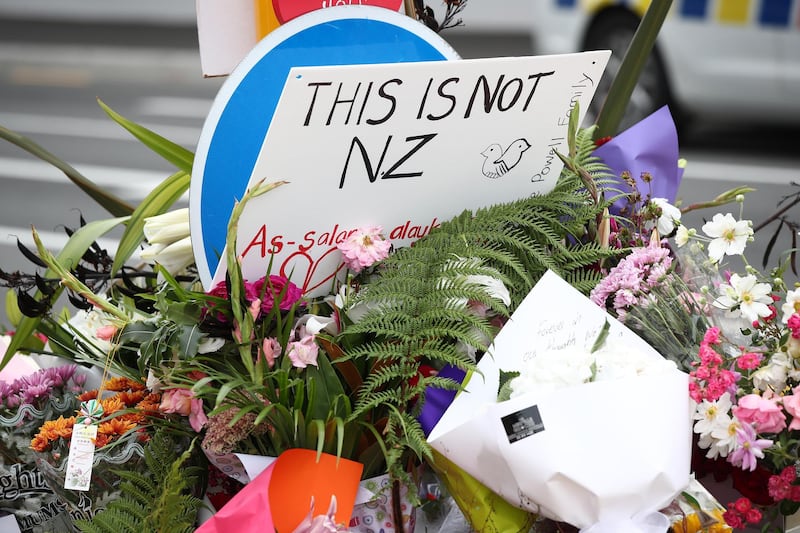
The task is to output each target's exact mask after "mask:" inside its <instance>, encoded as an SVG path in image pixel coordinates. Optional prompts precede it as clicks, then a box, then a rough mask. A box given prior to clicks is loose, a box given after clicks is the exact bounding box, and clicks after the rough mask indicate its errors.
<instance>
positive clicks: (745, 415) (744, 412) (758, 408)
mask: <svg viewBox="0 0 800 533" xmlns="http://www.w3.org/2000/svg"><path fill="white" fill-rule="evenodd" d="M737 403H738V405H737V406H736V407H734V408H733V414H734V416H736V418H738V419H739V421H740V422H742V423H743V424H744V425H748V424H752V425H753V426H754V427H755V430H756V431H757V432H759V433H779V432H780V431H782V430H783V429H785V428H786V415H784V414H783V410H782V409H781V408H780V407H779V406H778V403H777V400H775V399H771V398H762V397H761V396H759V395H758V394H747V395H746V396H742V397H741V398H739V401H738V402H737Z"/></svg>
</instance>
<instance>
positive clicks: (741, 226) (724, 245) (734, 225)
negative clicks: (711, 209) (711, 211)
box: [702, 213, 753, 263]
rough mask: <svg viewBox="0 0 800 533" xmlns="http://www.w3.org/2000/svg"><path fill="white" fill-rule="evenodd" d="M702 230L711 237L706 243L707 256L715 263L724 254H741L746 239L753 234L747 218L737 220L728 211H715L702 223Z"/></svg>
mask: <svg viewBox="0 0 800 533" xmlns="http://www.w3.org/2000/svg"><path fill="white" fill-rule="evenodd" d="M702 230H703V232H704V233H705V234H706V235H708V236H709V237H711V239H712V240H711V242H710V243H709V245H708V256H709V257H710V258H711V260H712V261H714V262H716V263H718V262H719V261H720V260H721V259H722V257H723V256H725V255H741V254H742V252H744V247H745V245H746V244H747V240H748V239H749V238H750V237H751V236H752V235H753V228H752V227H750V221H749V220H739V221H737V220H736V219H735V218H733V215H731V214H730V213H726V214H725V215H720V214H719V213H717V214H716V215H714V218H712V219H711V220H710V221H709V222H706V223H705V224H703V228H702Z"/></svg>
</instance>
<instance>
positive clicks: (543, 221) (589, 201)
mask: <svg viewBox="0 0 800 533" xmlns="http://www.w3.org/2000/svg"><path fill="white" fill-rule="evenodd" d="M592 147H593V145H592V140H591V132H590V131H585V130H581V131H580V132H576V136H575V138H574V140H573V142H572V143H571V149H570V157H569V158H565V159H567V160H568V161H569V165H567V166H565V170H564V172H563V173H562V175H561V177H560V179H559V181H558V183H557V184H556V186H555V188H554V189H553V190H552V191H551V192H549V193H547V194H542V195H533V196H531V197H528V198H523V199H520V200H518V201H515V202H510V203H507V204H501V205H495V206H492V207H489V208H485V209H480V210H477V211H474V212H472V211H465V212H464V213H462V214H461V215H459V216H457V217H455V218H453V219H452V220H450V221H448V222H445V223H443V224H442V225H441V226H440V227H438V228H436V229H434V230H433V231H431V232H430V234H429V235H427V236H426V237H425V238H423V239H420V240H419V241H417V242H416V243H415V244H414V246H411V247H408V248H404V249H400V250H397V251H395V252H394V253H393V254H391V255H390V256H389V257H388V258H387V259H385V260H384V261H383V262H382V263H381V266H380V268H379V269H378V277H377V278H376V279H375V280H372V281H371V282H370V283H369V284H367V285H366V287H364V288H362V290H361V292H360V293H359V300H360V303H362V304H364V305H365V306H366V307H367V308H369V309H370V311H369V312H368V313H367V314H366V315H365V316H364V317H363V318H362V319H361V320H360V321H359V322H358V323H357V324H354V325H352V326H350V327H348V328H347V329H346V330H345V331H344V333H343V334H342V335H341V338H339V339H337V340H336V342H337V343H338V344H339V345H340V346H343V347H346V348H345V352H346V354H347V358H348V359H350V360H353V361H355V362H356V363H357V364H366V365H367V366H368V367H369V371H368V373H367V378H366V379H365V381H364V383H363V386H362V387H361V389H360V390H359V396H358V400H357V402H356V406H355V410H354V413H353V414H354V416H363V415H365V414H369V415H370V416H371V418H372V420H373V421H374V422H377V423H379V424H380V426H381V427H379V429H380V430H381V432H382V435H383V438H384V439H385V447H386V450H387V453H388V456H387V464H388V467H389V470H390V472H391V473H392V474H393V475H395V476H397V477H398V478H402V476H404V475H405V470H404V468H405V462H406V460H408V459H411V458H412V457H410V456H409V454H410V455H411V456H413V455H416V456H417V457H418V458H428V459H430V457H431V456H430V449H429V447H428V445H427V443H426V438H425V435H424V433H423V430H422V428H421V426H420V424H419V422H418V421H417V415H418V414H419V412H420V410H421V407H422V402H421V401H418V399H420V398H423V397H424V391H425V388H426V387H427V386H429V385H431V384H432V383H433V379H438V381H437V382H436V383H437V386H444V387H445V388H451V389H453V388H456V387H457V385H456V384H455V383H454V382H452V381H448V380H444V379H441V378H426V377H421V376H419V368H420V365H421V364H423V363H424V364H427V365H431V366H433V367H435V368H441V367H443V366H444V365H448V364H449V365H455V366H457V367H460V368H462V369H468V370H471V369H474V368H475V367H474V364H473V362H472V360H471V359H470V358H469V357H468V355H466V353H468V352H470V351H474V352H476V353H482V352H483V351H485V350H486V349H487V348H488V346H487V345H488V343H489V342H491V339H492V338H493V337H494V335H495V333H496V329H495V328H494V327H493V326H492V325H491V323H490V322H489V320H488V319H487V318H485V317H482V316H479V315H477V314H475V313H474V312H472V311H471V310H470V309H469V308H468V306H467V305H466V302H468V301H472V302H479V303H480V304H482V305H484V306H486V307H487V308H488V309H490V310H491V312H492V313H493V314H495V315H500V316H508V315H509V314H510V313H511V312H513V310H514V309H515V308H516V306H517V305H519V303H520V302H521V301H522V299H523V298H524V297H525V296H526V295H527V294H528V292H529V291H530V289H531V288H532V287H533V285H534V284H535V283H536V282H537V281H538V280H539V278H540V277H541V276H542V275H543V274H544V273H545V272H546V271H547V270H548V269H549V270H553V271H554V272H556V273H557V274H559V275H560V276H561V277H563V278H564V279H565V280H567V281H568V282H569V283H571V284H572V285H574V286H575V287H577V288H578V289H579V290H581V291H582V292H584V293H588V292H589V291H590V290H591V288H592V287H594V286H595V285H596V284H597V283H598V282H599V280H600V279H601V277H602V275H601V274H600V272H599V271H598V269H597V268H593V267H596V265H598V264H599V263H600V262H602V261H603V260H606V259H609V258H613V257H616V256H618V255H620V254H621V253H623V251H622V250H613V249H609V248H607V247H603V246H601V245H600V244H597V243H596V242H595V240H594V239H595V235H596V228H597V223H598V222H597V221H598V220H602V216H603V213H604V211H605V209H606V208H607V206H608V202H607V201H606V200H605V199H604V197H603V193H602V186H603V184H604V182H605V180H606V179H607V178H608V176H609V175H608V172H607V169H606V168H605V167H604V166H602V165H600V164H599V163H598V161H597V160H596V159H594V158H593V157H592V156H591V148H592ZM473 276H486V277H489V278H494V279H499V280H501V281H502V282H503V283H504V284H505V286H506V287H508V288H509V289H510V293H511V294H510V296H511V305H510V306H508V307H506V306H505V305H503V303H502V302H501V301H500V300H499V299H497V298H495V297H493V296H492V295H491V294H490V293H489V292H488V291H487V288H486V287H485V286H482V285H481V284H479V283H475V282H474V281H473V282H471V281H470V279H474V278H473ZM364 338H366V339H372V340H370V341H368V342H360V340H361V339H364ZM353 339H358V341H354V340H353ZM464 347H467V349H466V350H465V349H464Z"/></svg>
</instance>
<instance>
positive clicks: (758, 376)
mask: <svg viewBox="0 0 800 533" xmlns="http://www.w3.org/2000/svg"><path fill="white" fill-rule="evenodd" d="M791 368H792V359H791V358H790V357H789V355H788V354H786V353H784V352H776V353H774V354H772V356H771V357H770V358H769V363H767V364H766V365H762V366H761V367H759V369H758V370H756V371H755V372H753V376H752V377H753V386H754V387H756V388H757V389H758V390H760V391H767V390H776V391H779V390H783V388H784V387H785V386H786V378H787V377H788V376H789V371H790V370H791Z"/></svg>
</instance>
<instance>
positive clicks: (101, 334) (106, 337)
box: [94, 324, 119, 341]
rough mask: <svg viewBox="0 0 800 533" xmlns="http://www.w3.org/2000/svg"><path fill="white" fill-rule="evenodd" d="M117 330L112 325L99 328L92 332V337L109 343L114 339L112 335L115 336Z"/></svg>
mask: <svg viewBox="0 0 800 533" xmlns="http://www.w3.org/2000/svg"><path fill="white" fill-rule="evenodd" d="M118 329H119V328H117V326H114V325H111V324H109V325H107V326H100V327H99V328H97V330H96V331H95V332H94V336H95V337H97V338H98V339H100V340H101V341H110V340H111V339H113V338H114V335H116V334H117V331H118Z"/></svg>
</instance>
